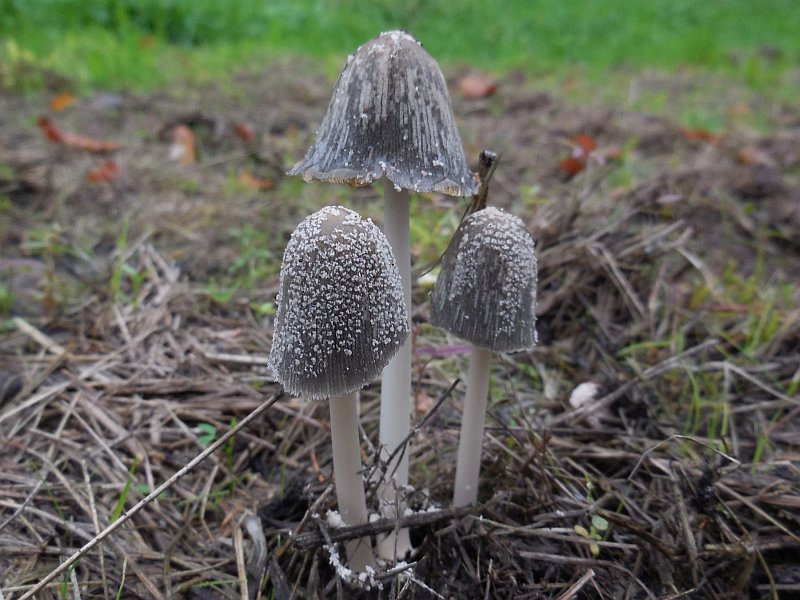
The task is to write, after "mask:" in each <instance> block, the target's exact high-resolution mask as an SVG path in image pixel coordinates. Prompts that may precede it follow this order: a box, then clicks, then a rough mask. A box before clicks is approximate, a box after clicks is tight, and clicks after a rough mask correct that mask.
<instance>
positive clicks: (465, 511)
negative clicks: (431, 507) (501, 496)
mask: <svg viewBox="0 0 800 600" xmlns="http://www.w3.org/2000/svg"><path fill="white" fill-rule="evenodd" d="M477 510H478V507H475V506H462V507H460V508H453V509H449V510H437V511H431V512H420V513H415V514H412V515H408V516H406V517H401V518H400V519H378V520H377V521H373V522H372V523H364V524H363V525H350V526H348V527H338V528H336V529H328V534H329V536H330V539H331V541H332V542H345V541H347V540H352V539H356V538H360V537H366V536H368V535H376V534H378V533H386V532H387V531H393V530H394V529H396V528H399V529H405V528H407V527H419V526H421V525H431V524H433V523H438V522H439V521H449V520H453V519H460V518H461V517H464V516H466V515H469V514H471V513H473V512H475V511H477ZM292 541H293V542H294V544H295V545H296V546H297V547H298V548H300V549H301V550H313V549H314V548H319V547H320V546H323V545H324V544H326V543H328V542H327V541H326V540H325V536H323V535H322V533H320V532H318V531H309V532H308V533H304V534H302V535H298V536H296V537H294V538H292Z"/></svg>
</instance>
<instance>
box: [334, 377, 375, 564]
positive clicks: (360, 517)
mask: <svg viewBox="0 0 800 600" xmlns="http://www.w3.org/2000/svg"><path fill="white" fill-rule="evenodd" d="M330 411H331V441H332V444H333V477H334V481H335V482H336V500H337V502H338V504H339V514H341V516H342V520H343V521H344V522H345V523H346V524H347V525H361V524H364V523H366V522H367V521H368V515H367V501H366V497H365V494H364V481H363V479H362V477H361V450H360V444H359V437H358V392H354V393H352V394H347V395H346V396H342V397H340V398H332V399H331V400H330ZM345 550H346V552H347V566H348V568H350V569H351V570H353V571H364V570H365V569H366V567H367V566H368V565H369V566H372V565H374V560H373V556H372V545H371V543H370V541H369V538H361V539H357V540H350V541H348V542H346V543H345Z"/></svg>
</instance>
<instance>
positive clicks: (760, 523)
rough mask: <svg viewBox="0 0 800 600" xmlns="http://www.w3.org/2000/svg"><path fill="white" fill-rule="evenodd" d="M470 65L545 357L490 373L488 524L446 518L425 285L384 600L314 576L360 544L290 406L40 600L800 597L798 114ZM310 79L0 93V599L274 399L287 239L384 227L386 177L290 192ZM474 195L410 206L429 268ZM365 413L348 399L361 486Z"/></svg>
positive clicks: (289, 67) (457, 357) (459, 349)
mask: <svg viewBox="0 0 800 600" xmlns="http://www.w3.org/2000/svg"><path fill="white" fill-rule="evenodd" d="M461 75H462V73H460V72H453V73H449V78H450V80H451V84H452V86H451V93H452V95H453V101H454V109H455V113H456V115H457V119H458V123H459V127H460V131H461V135H462V139H463V142H464V145H465V149H466V151H467V155H468V157H470V160H471V161H472V162H473V164H475V162H476V161H477V156H478V153H479V151H480V150H482V149H491V150H494V151H496V152H498V153H499V154H500V155H501V160H500V166H499V168H498V171H497V173H496V175H495V179H494V180H493V182H492V188H491V195H490V199H489V202H490V203H491V204H495V205H498V206H500V207H503V208H506V209H508V210H511V211H513V212H514V213H516V214H518V215H519V216H520V217H522V218H523V220H524V221H525V222H526V224H527V225H528V226H529V228H530V230H531V232H532V233H533V235H534V237H535V238H536V240H537V250H538V255H539V261H540V262H539V264H540V266H539V276H540V284H539V306H538V319H539V320H538V325H537V327H538V332H539V340H540V343H539V345H538V347H537V348H536V349H534V350H533V351H531V352H526V353H520V354H514V355H507V356H501V357H497V358H496V360H495V361H494V366H493V384H492V391H491V395H492V403H491V405H490V409H489V413H490V414H489V418H488V429H487V434H486V438H485V440H484V459H483V467H482V487H481V493H480V505H479V506H477V507H474V508H472V509H470V510H468V511H461V512H457V513H454V512H453V511H451V510H449V508H448V507H449V502H450V495H451V493H452V492H451V488H452V479H453V472H454V464H455V447H456V444H457V441H458V440H457V438H458V427H459V422H460V410H461V409H460V406H461V404H460V403H461V398H462V396H463V384H462V383H457V384H456V385H455V387H454V388H453V387H452V385H453V383H454V382H455V381H456V379H458V378H459V377H462V376H463V375H464V373H465V370H466V357H465V356H464V347H463V345H462V344H460V343H459V341H458V340H456V339H454V338H451V337H449V336H447V335H446V334H444V333H442V332H440V331H438V330H436V329H435V328H433V327H432V326H430V325H429V324H428V323H427V316H428V304H427V293H428V290H427V289H426V288H425V287H424V285H422V284H420V285H418V286H417V288H416V289H415V309H414V322H415V338H414V340H415V382H414V389H415V394H416V398H415V402H416V404H415V406H416V408H417V413H416V415H415V422H416V423H418V424H420V427H419V430H418V431H417V432H416V434H415V436H414V437H413V439H412V440H411V443H410V449H409V451H410V456H411V472H412V475H411V479H412V481H411V483H412V485H413V488H414V491H413V492H411V493H410V497H409V503H410V505H411V507H412V508H414V509H424V511H429V512H420V513H417V514H415V515H413V516H412V517H410V519H411V520H410V521H409V523H411V524H413V525H414V526H413V527H412V538H413V541H414V543H415V546H416V548H417V553H416V555H415V556H414V557H411V558H410V559H409V560H408V563H409V565H410V566H409V567H408V568H405V569H403V568H400V569H397V570H396V571H394V572H390V573H389V574H387V575H386V576H384V577H383V578H382V579H381V584H382V590H376V589H372V590H370V591H366V590H358V589H354V588H352V587H349V586H347V585H344V584H342V582H341V581H340V580H339V579H338V578H336V577H335V575H334V571H333V568H332V567H331V564H330V563H331V560H330V544H328V543H326V541H325V539H326V538H325V536H329V535H331V533H332V532H333V533H334V534H340V536H341V535H344V536H347V535H348V531H347V530H343V531H344V533H341V532H337V531H334V530H329V528H327V527H326V525H325V519H324V515H325V512H326V510H327V509H329V508H333V507H334V505H335V500H334V499H333V498H334V496H333V495H332V494H331V493H330V483H331V482H330V474H331V473H330V472H331V461H330V442H329V429H328V423H327V409H326V407H325V405H324V404H315V403H310V402H304V401H302V400H300V399H294V398H287V397H280V398H278V400H277V401H275V402H274V404H272V405H271V406H270V407H269V408H268V409H267V410H266V411H265V412H264V413H263V415H261V416H260V417H258V418H257V419H255V420H254V421H253V422H252V423H250V424H249V425H248V426H247V427H246V428H245V429H244V430H243V431H242V432H240V433H238V434H237V435H236V437H235V438H233V440H232V441H231V442H226V443H225V444H223V447H222V448H221V449H220V450H219V451H218V452H217V453H215V454H213V455H212V456H211V457H209V458H208V460H206V461H205V462H203V463H202V464H200V465H199V466H197V467H196V468H194V469H193V470H192V471H191V472H190V473H188V474H187V475H186V476H185V477H184V478H182V479H181V480H180V481H179V482H178V483H176V484H175V485H173V486H172V487H171V488H170V489H169V490H168V491H166V492H164V493H163V494H162V495H161V496H159V497H158V498H157V499H156V500H155V501H154V502H153V503H152V504H150V505H148V506H147V507H145V508H144V509H143V510H141V511H140V512H138V513H137V514H136V515H135V516H134V517H133V518H130V519H129V520H127V522H125V523H124V524H123V525H122V526H121V527H120V528H119V529H118V530H117V531H115V532H114V533H113V534H112V535H111V536H109V537H108V538H107V539H106V540H104V541H103V542H101V543H100V544H99V545H98V546H97V547H95V548H94V549H92V550H91V551H90V552H89V553H88V554H87V555H86V556H84V557H83V558H82V559H81V560H80V561H79V562H78V563H76V566H75V567H74V568H73V569H71V570H70V571H69V572H68V573H67V574H66V575H63V576H60V577H59V578H57V579H56V580H55V582H54V583H53V584H51V585H50V586H49V587H48V588H47V591H46V592H42V593H41V595H40V596H39V597H43V598H45V597H53V598H55V597H60V598H67V597H70V598H110V597H120V598H171V597H176V598H193V599H204V598H239V597H242V595H243V590H244V589H246V588H247V587H248V586H249V588H250V589H249V597H250V598H255V597H257V595H258V594H261V597H264V598H276V599H281V600H282V599H286V598H330V597H339V598H355V597H365V598H371V597H382V598H400V597H402V598H459V599H461V598H465V599H466V598H520V599H522V598H559V599H564V600H566V599H568V598H604V599H605V598H619V599H639V598H683V597H686V598H790V597H800V559H799V558H798V557H800V533H798V532H800V441H799V440H800V436H798V434H800V426H798V414H800V395H798V393H797V392H798V387H800V308H798V307H799V306H800V302H798V301H799V300H800V289H799V288H798V284H797V282H798V280H800V241H798V240H800V112H798V111H797V110H796V107H789V106H785V105H781V104H780V103H778V102H775V101H773V100H768V99H766V98H760V97H759V96H758V95H756V94H752V93H747V94H741V95H740V94H739V93H738V91H737V89H736V87H735V85H733V84H727V85H728V88H726V89H727V95H726V96H724V97H720V96H718V95H717V94H718V89H717V88H716V87H715V86H716V85H720V84H719V82H709V81H706V80H703V79H702V78H692V77H690V76H684V75H680V74H676V75H673V76H664V75H657V74H647V73H645V74H642V75H641V76H639V77H638V78H637V79H636V80H635V82H633V83H632V84H631V94H633V93H634V92H635V93H637V94H639V93H661V94H664V95H665V96H666V97H667V98H668V100H669V101H668V102H667V103H666V107H665V108H664V109H663V110H662V111H661V112H660V113H659V114H658V115H654V114H648V113H645V112H640V111H637V110H635V103H634V102H632V103H631V104H630V105H629V106H628V107H627V108H625V107H619V106H612V105H610V104H607V103H604V101H603V100H600V99H598V100H592V101H591V102H587V103H582V104H576V103H573V102H569V101H567V100H565V99H564V98H562V97H561V96H559V95H558V94H557V93H555V92H546V91H543V90H541V89H539V88H538V87H537V84H536V81H535V79H534V78H532V77H529V76H525V75H522V74H518V73H517V74H510V75H508V76H506V77H503V78H502V79H500V80H499V81H498V89H497V91H496V92H495V93H494V94H492V95H489V96H487V97H482V98H467V97H465V96H464V95H463V94H462V93H460V92H459V91H458V81H459V77H460V76H461ZM634 83H635V86H634ZM634 88H635V89H634ZM330 90H331V82H330V81H329V80H328V79H327V78H325V77H324V76H323V75H322V74H321V73H320V70H319V68H318V67H316V66H314V65H313V64H312V63H310V62H307V61H305V60H302V59H298V60H295V61H291V62H288V61H287V62H279V63H275V64H273V65H271V66H270V67H269V68H267V69H265V70H264V71H263V72H260V73H250V74H243V75H241V76H238V77H234V78H233V80H232V82H231V83H230V85H226V86H225V88H224V89H216V88H213V87H207V88H202V89H198V88H187V87H185V86H182V85H179V84H176V87H175V88H174V89H171V90H168V91H164V92H160V93H153V94H148V95H143V94H130V93H97V94H94V95H92V96H88V97H85V98H80V99H78V100H77V101H76V103H75V104H74V105H72V106H70V107H68V108H66V109H64V110H61V111H58V112H56V111H54V110H53V108H52V107H51V106H49V104H48V103H49V102H50V100H51V99H52V97H53V95H54V93H55V92H54V93H52V94H51V93H43V94H40V95H37V96H24V97H23V96H19V95H15V94H11V93H8V92H5V93H0V318H1V319H2V321H0V325H2V329H1V330H0V331H2V337H0V598H2V599H3V600H9V599H14V598H19V597H20V596H21V595H22V594H23V593H24V591H25V590H27V589H29V587H30V586H31V585H32V584H34V583H36V582H37V581H39V580H40V579H42V578H43V577H44V576H45V575H46V574H47V573H49V572H50V571H51V570H53V569H54V568H55V567H56V566H57V565H58V564H59V562H62V561H63V560H65V559H66V558H67V557H68V556H69V555H71V554H72V553H73V552H75V551H76V550H77V549H78V548H80V547H81V546H82V545H83V544H85V543H87V542H88V541H90V540H91V539H92V538H93V537H94V535H95V534H96V533H97V532H98V531H99V530H101V529H102V528H103V527H105V525H107V524H108V523H110V522H111V521H112V520H114V519H116V518H117V517H119V516H120V515H121V514H122V511H123V510H127V509H130V508H131V507H132V506H134V504H136V503H137V502H138V501H139V500H141V499H142V498H143V497H144V496H145V495H146V494H148V493H149V492H150V491H151V490H153V489H155V488H156V486H157V485H158V484H160V483H161V482H162V481H164V480H166V479H167V478H168V477H170V476H171V475H172V474H173V473H174V472H175V471H176V470H178V469H180V468H181V467H182V466H184V465H186V464H187V463H188V462H189V461H190V460H191V459H192V458H194V457H195V456H196V455H197V454H198V453H199V452H201V451H202V450H203V449H204V448H206V447H208V445H209V444H210V443H211V442H213V441H214V440H215V439H217V438H218V437H219V436H221V435H222V434H223V433H224V432H226V431H228V430H229V429H230V428H231V427H232V426H234V425H235V424H236V422H238V421H241V420H242V419H243V418H244V417H245V416H246V415H247V414H248V413H249V412H250V411H252V410H253V409H255V408H256V407H258V406H260V405H262V404H263V403H264V402H266V401H268V400H270V399H272V398H274V397H275V395H276V394H278V392H279V389H278V386H277V385H276V384H275V383H274V382H273V381H272V380H271V378H270V376H269V373H268V372H267V370H266V367H265V362H266V360H265V359H266V355H267V353H268V350H269V347H270V338H271V314H272V310H271V307H272V305H271V304H270V303H271V302H274V299H275V293H276V286H277V272H278V268H279V264H280V260H279V259H280V256H281V254H282V252H283V247H284V246H285V244H286V241H287V239H288V236H289V234H290V233H291V231H292V230H293V228H294V227H295V225H296V224H297V223H298V222H299V221H300V220H301V219H302V218H303V217H304V216H306V215H307V214H310V213H311V212H312V211H314V210H316V209H317V208H319V207H321V206H323V205H325V204H333V203H342V204H346V205H348V206H351V207H354V208H356V209H357V210H359V211H360V212H361V213H362V214H364V215H367V216H372V217H373V218H375V220H376V221H378V222H380V215H381V212H380V211H381V207H380V202H379V196H380V190H379V189H378V188H365V189H358V190H354V189H350V188H345V187H339V186H335V185H312V184H306V183H303V182H302V181H299V180H297V179H294V178H289V177H286V176H285V175H284V173H285V171H286V170H287V169H288V168H289V167H290V166H291V165H292V164H293V162H294V161H295V160H297V159H298V158H300V157H301V156H302V154H303V152H304V151H305V149H306V148H307V146H308V144H309V143H310V142H311V141H312V140H313V136H314V132H315V128H316V126H317V124H318V123H319V122H320V120H321V117H322V115H323V114H324V111H325V108H326V105H327V101H328V98H329V95H330ZM690 95H692V96H693V97H701V98H704V102H707V103H712V102H714V101H718V102H719V104H720V107H721V108H720V109H719V110H720V113H721V114H723V115H724V116H725V119H726V120H725V127H724V128H723V129H722V131H717V132H713V133H712V132H710V131H707V130H704V129H687V128H685V127H682V126H681V125H680V121H679V118H678V113H679V110H680V106H681V102H683V101H684V100H685V99H686V98H687V97H689V96H690ZM723 105H724V108H722V107H723ZM753 114H757V115H759V116H760V118H761V120H762V121H763V123H764V126H763V127H762V128H761V129H755V128H753V127H752V126H750V125H748V123H750V122H751V121H750V120H749V117H750V116H752V115H753ZM41 116H45V117H47V118H48V119H49V123H50V124H51V125H55V126H56V127H57V128H58V131H57V132H54V131H53V129H52V127H51V128H50V130H49V137H50V138H51V139H48V137H47V135H43V133H47V122H46V121H45V122H44V126H43V127H40V126H37V118H39V117H41ZM42 123H43V122H41V121H40V124H42ZM176 130H177V131H179V132H181V131H182V132H183V133H176ZM187 130H188V131H189V132H190V133H191V136H192V137H193V138H194V144H193V146H192V145H188V146H187V145H186V143H183V142H181V140H182V139H183V138H181V135H185V132H186V131H187ZM58 132H60V133H61V137H59V133H58ZM64 132H69V133H77V134H80V135H82V136H85V137H87V138H91V140H93V141H94V142H99V141H102V142H115V143H118V144H120V145H121V146H120V148H119V149H115V150H112V149H111V148H105V150H106V151H102V152H92V151H90V150H89V149H85V147H86V146H91V144H90V143H86V140H85V139H84V140H83V146H84V148H79V147H76V146H81V143H77V144H76V143H74V142H75V141H76V140H74V139H71V140H70V139H69V138H67V142H68V143H65V139H64V136H63V133H64ZM54 138H55V139H56V141H53V139H54ZM77 141H78V142H80V140H77ZM90 149H91V148H90ZM94 149H95V150H103V148H94ZM192 150H194V153H195V154H196V156H195V159H194V160H191V159H192V157H191V156H190V155H187V152H188V153H189V154H191V151H192ZM567 159H571V161H568V160H567ZM109 160H110V161H113V166H111V167H109V165H108V164H107V163H106V161H109ZM104 163H106V164H105V166H104ZM100 167H103V168H102V169H100V170H98V168H100ZM103 169H105V170H103ZM109 169H110V171H109ZM109 173H110V174H109ZM92 180H94V181H92ZM464 206H465V200H463V199H454V198H449V197H444V196H438V195H426V196H423V197H421V198H419V199H418V201H417V203H416V208H415V211H416V212H415V214H416V218H417V220H418V224H417V225H416V226H414V227H413V228H412V230H413V232H414V236H415V237H414V240H413V251H414V253H415V268H416V271H417V274H418V275H421V274H422V272H423V271H424V270H425V269H426V267H427V266H428V265H429V264H430V263H431V261H433V260H434V259H435V257H436V256H437V255H438V252H440V251H441V250H442V249H443V248H444V247H445V246H446V243H447V239H448V237H449V235H450V234H451V233H452V231H453V229H454V227H455V226H456V225H457V223H458V219H459V217H460V216H461V214H462V212H463V210H464ZM3 323H4V324H3ZM584 382H592V383H594V384H596V388H597V391H596V393H595V394H594V396H593V397H590V398H589V400H588V402H587V403H586V404H584V405H582V406H575V403H570V397H571V392H572V390H573V389H574V388H575V387H576V386H577V385H578V384H581V383H584ZM378 395H379V382H376V383H375V384H373V385H371V386H370V387H368V388H367V389H366V390H365V391H364V392H363V393H362V413H361V414H362V425H363V429H364V432H365V434H366V443H365V444H364V445H363V450H364V459H365V463H366V464H370V461H371V460H372V456H373V451H374V447H372V446H371V445H370V444H374V443H375V442H376V438H377V428H378V403H377V399H378ZM423 419H424V420H423ZM434 507H439V508H441V511H438V512H437V511H434V510H432V509H433V508H434ZM318 515H323V517H322V518H318ZM424 515H428V516H427V517H425V516H424ZM414 518H416V519H417V520H416V521H414ZM426 519H427V520H426ZM262 531H263V539H262V534H261V533H260V532H262ZM289 532H293V533H292V534H291V535H290V534H289ZM375 532H376V531H374V530H373V533H375ZM336 539H341V537H340V538H336ZM264 573H266V576H265V578H266V583H265V585H263V586H259V585H257V581H259V580H261V579H263V578H264ZM118 590H119V591H120V592H119V595H117V594H118Z"/></svg>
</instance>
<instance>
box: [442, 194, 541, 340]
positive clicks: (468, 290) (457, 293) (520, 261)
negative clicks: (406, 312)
mask: <svg viewBox="0 0 800 600" xmlns="http://www.w3.org/2000/svg"><path fill="white" fill-rule="evenodd" d="M536 277H537V266H536V255H535V254H534V241H533V238H532V237H531V235H530V233H528V230H527V229H526V228H525V224H524V223H523V222H522V221H521V220H520V219H519V218H518V217H516V216H514V215H511V214H509V213H505V212H503V211H501V210H498V209H496V208H493V207H489V208H486V209H484V210H481V211H478V212H476V213H473V214H471V215H470V216H469V217H467V218H466V219H464V222H463V223H462V224H461V226H460V227H459V228H458V229H457V230H456V232H455V234H454V235H453V239H452V240H451V241H450V245H449V246H448V248H447V251H446V252H445V254H444V257H443V258H442V267H441V270H440V272H439V277H438V278H437V280H436V285H435V287H434V290H433V298H432V308H431V323H433V324H434V325H437V326H439V327H441V328H443V329H445V330H447V331H449V332H450V333H452V334H454V335H456V336H458V337H460V338H461V339H464V340H467V341H468V342H470V343H471V344H473V345H475V346H480V347H482V348H489V349H490V350H494V351H496V352H515V351H518V350H525V349H528V348H531V347H533V346H534V345H535V344H536Z"/></svg>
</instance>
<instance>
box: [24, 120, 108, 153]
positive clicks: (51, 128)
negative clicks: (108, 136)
mask: <svg viewBox="0 0 800 600" xmlns="http://www.w3.org/2000/svg"><path fill="white" fill-rule="evenodd" d="M36 123H37V125H38V126H39V129H41V130H42V133H43V134H44V136H45V137H46V138H47V139H48V140H50V141H51V142H56V143H58V144H64V145H65V146H71V147H73V148H78V149H80V150H87V151H89V152H112V151H114V150H119V149H120V148H122V144H118V143H117V142H110V141H106V140H98V139H95V138H92V137H88V136H85V135H80V134H77V133H69V132H67V131H62V130H61V129H59V128H58V127H57V126H56V125H55V123H53V122H52V121H51V120H50V119H49V118H47V117H44V116H42V117H39V118H38V119H37V121H36Z"/></svg>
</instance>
